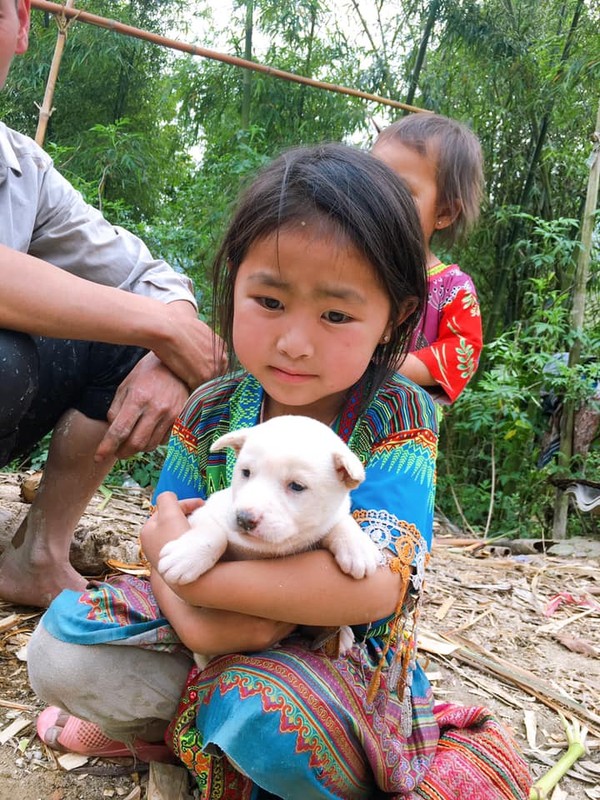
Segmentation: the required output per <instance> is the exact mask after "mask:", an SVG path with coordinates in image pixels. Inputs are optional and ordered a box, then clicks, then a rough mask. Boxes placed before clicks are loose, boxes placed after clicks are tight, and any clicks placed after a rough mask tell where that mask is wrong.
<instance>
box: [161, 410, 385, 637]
mask: <svg viewBox="0 0 600 800" xmlns="http://www.w3.org/2000/svg"><path fill="white" fill-rule="evenodd" d="M226 447H232V448H233V449H234V450H235V452H236V454H237V460H236V464H235V467H234V471H233V479H232V482H231V486H230V487H229V488H228V489H223V490H221V491H218V492H215V493H214V494H212V495H211V496H210V497H209V498H208V499H207V501H206V503H205V504H204V505H203V506H202V507H201V508H199V509H197V510H196V511H194V512H193V514H191V515H190V518H189V521H190V524H191V526H192V528H191V530H189V531H187V532H186V533H184V534H183V535H182V536H180V537H179V538H178V539H174V540H173V541H172V542H168V543H167V544H166V545H164V547H163V548H162V550H161V552H160V558H159V563H158V571H159V572H160V574H161V575H162V577H163V578H164V579H165V580H166V581H167V582H169V583H181V584H183V583H190V582H191V581H194V580H196V578H198V577H199V576H200V575H202V574H203V573H204V572H206V571H207V570H208V569H210V568H211V567H212V566H214V565H215V564H216V562H217V561H218V560H219V559H220V558H221V556H223V555H225V557H226V558H228V559H236V560H241V559H255V558H273V557H276V556H284V555H290V554H292V553H299V552H301V551H304V550H308V549H310V548H312V547H315V546H317V545H318V546H320V547H325V548H327V549H328V550H330V551H331V552H332V553H333V555H334V556H335V559H336V561H337V563H338V565H339V567H340V569H341V570H342V571H343V572H345V573H347V574H348V575H351V576H352V577H354V578H363V577H365V576H366V575H371V574H372V573H373V572H374V571H375V570H376V568H377V566H378V564H379V563H380V553H379V550H378V549H377V547H376V545H375V544H374V543H373V542H372V541H371V539H370V538H369V537H368V535H367V534H366V533H365V531H363V530H362V529H361V528H360V526H359V525H358V523H357V522H355V520H354V519H353V517H352V516H351V514H350V490H351V489H353V488H355V487H356V486H358V485H359V484H360V483H361V482H362V481H363V480H364V477H365V473H364V469H363V466H362V464H361V463H360V460H359V459H358V457H357V456H356V455H354V453H353V452H352V451H351V450H350V449H349V448H348V447H347V445H346V444H345V443H344V442H343V441H342V440H341V439H340V438H339V436H337V434H335V433H334V432H333V431H332V430H331V428H329V427H328V426H327V425H324V424H322V423H321V422H317V421H316V420H314V419H311V418H309V417H302V416H281V417H274V418H273V419H271V420H269V421H268V422H263V423H261V424H260V425H256V426H255V427H253V428H244V429H241V430H237V431H233V432H231V433H227V434H225V435H224V436H221V437H220V438H219V439H217V441H216V442H214V444H213V445H212V446H211V448H210V449H211V451H215V450H222V449H224V448H226ZM349 637H350V641H349V642H348V639H349ZM351 637H352V632H351V631H349V629H348V631H345V632H344V635H343V637H342V639H343V642H344V644H343V649H345V650H347V649H349V647H348V644H349V645H350V646H351V644H352V638H351Z"/></svg>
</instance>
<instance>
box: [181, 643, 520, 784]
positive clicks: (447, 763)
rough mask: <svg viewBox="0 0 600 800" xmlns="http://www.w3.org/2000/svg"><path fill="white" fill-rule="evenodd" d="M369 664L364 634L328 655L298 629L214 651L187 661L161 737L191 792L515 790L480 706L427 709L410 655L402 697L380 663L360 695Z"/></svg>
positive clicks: (502, 748)
mask: <svg viewBox="0 0 600 800" xmlns="http://www.w3.org/2000/svg"><path fill="white" fill-rule="evenodd" d="M373 668H374V665H373V662H372V659H370V658H369V656H368V653H367V649H366V647H364V646H362V647H354V649H353V651H352V653H351V654H350V656H347V657H346V658H342V659H337V660H336V659H330V658H328V657H327V656H324V655H323V654H321V653H319V652H313V651H311V650H310V649H309V648H308V646H307V643H306V642H304V641H302V640H300V639H292V640H291V641H286V642H285V644H284V646H282V647H280V648H276V649H272V650H269V651H265V652H264V653H260V654H255V655H230V656H222V657H219V658H216V659H214V660H213V661H211V662H210V664H209V665H208V667H207V668H206V669H205V670H204V671H202V672H200V671H199V670H198V669H196V668H194V669H192V671H191V672H190V675H189V678H188V682H187V685H186V688H185V691H184V694H183V697H182V701H181V704H180V707H179V709H178V713H177V717H176V719H175V720H174V721H173V723H172V724H171V726H170V728H169V731H168V733H167V741H168V742H169V744H170V745H171V746H172V747H173V749H174V751H175V753H176V754H177V755H178V757H179V758H180V759H181V760H182V761H183V763H184V764H185V765H186V766H187V767H188V769H189V770H190V771H191V772H192V773H193V775H194V776H195V778H196V782H197V785H198V788H199V790H200V797H201V798H202V800H260V798H269V797H276V798H284V799H285V800H313V799H314V800H316V799H317V798H342V799H343V800H359V799H360V800H366V799H367V798H383V797H392V798H398V799H399V798H410V799H411V800H450V798H453V799H455V800H459V798H460V800H468V799H470V800H526V798H527V797H528V793H529V788H530V786H531V779H530V777H529V773H528V770H527V768H526V765H525V763H524V761H523V759H522V757H521V755H520V754H519V753H518V751H517V749H516V746H515V744H514V743H513V742H512V740H511V737H510V735H509V734H508V733H507V731H505V730H504V729H503V728H502V727H501V726H500V725H499V724H498V723H497V722H496V721H495V720H494V719H493V718H492V717H491V716H490V715H489V714H487V712H485V711H484V710H483V709H463V708H460V707H454V706H440V707H439V708H438V709H435V710H434V708H433V700H432V696H431V690H430V688H429V683H428V681H427V679H426V678H425V676H424V674H423V672H422V671H421V669H420V667H418V666H417V668H416V671H415V673H414V676H413V681H412V687H411V693H410V701H409V702H408V703H407V701H406V700H405V701H404V703H403V702H401V701H400V700H399V699H398V698H397V696H396V695H395V693H394V692H390V691H388V687H387V686H386V679H387V678H386V675H385V673H384V676H383V679H382V683H381V686H380V688H379V691H378V692H377V693H376V695H375V697H374V700H373V702H372V703H371V704H370V703H368V702H367V697H366V695H367V688H368V685H369V682H370V677H371V675H372V671H373ZM407 713H408V714H410V715H411V717H412V725H411V726H410V728H411V731H410V733H409V734H408V735H406V719H404V720H403V715H404V716H405V715H406V714H407ZM403 731H404V732H403ZM440 731H441V735H440Z"/></svg>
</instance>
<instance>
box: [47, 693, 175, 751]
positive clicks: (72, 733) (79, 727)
mask: <svg viewBox="0 0 600 800" xmlns="http://www.w3.org/2000/svg"><path fill="white" fill-rule="evenodd" d="M62 713H64V712H63V711H62V709H60V708H57V707H56V706H49V707H48V708H46V709H45V710H44V711H42V713H41V714H40V715H39V717H38V718H37V726H36V727H37V734H38V736H39V737H40V739H41V740H42V742H44V744H46V745H47V746H48V747H51V748H52V749H54V750H60V751H64V752H66V753H78V754H79V755H82V756H97V757H102V758H137V759H139V760H140V761H174V760H175V757H174V755H173V753H172V752H171V751H170V750H169V748H168V747H167V746H166V745H165V744H160V743H158V742H157V743H152V742H144V741H142V740H141V739H135V740H134V741H133V743H132V744H131V745H130V746H127V745H126V744H124V743H123V742H117V741H116V740H115V739H109V738H108V736H105V735H104V734H103V733H102V731H101V730H100V728H99V727H98V726H97V725H94V723H93V722H85V721H84V720H82V719H78V718H77V717H73V716H69V717H68V719H67V721H66V723H65V725H64V727H63V729H62V733H61V734H60V736H59V737H58V739H57V740H56V744H55V745H50V744H48V743H47V742H46V735H47V733H48V730H49V728H53V727H55V726H56V723H57V720H58V717H59V715H60V714H62Z"/></svg>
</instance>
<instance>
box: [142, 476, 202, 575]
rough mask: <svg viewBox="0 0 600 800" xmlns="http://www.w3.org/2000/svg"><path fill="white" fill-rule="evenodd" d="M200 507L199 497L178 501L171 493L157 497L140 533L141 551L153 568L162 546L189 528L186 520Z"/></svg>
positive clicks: (163, 493)
mask: <svg viewBox="0 0 600 800" xmlns="http://www.w3.org/2000/svg"><path fill="white" fill-rule="evenodd" d="M202 505H204V500H202V499H200V498H199V497H198V498H191V499H188V500H178V499H177V496H176V495H175V494H174V493H173V492H162V494H159V495H158V498H157V500H156V509H155V511H154V513H153V514H152V516H151V517H150V518H149V519H148V520H147V521H146V523H145V524H144V527H143V528H142V530H141V532H140V541H141V543H142V550H143V551H144V555H145V556H146V558H147V559H148V561H149V562H150V563H151V564H152V566H153V567H156V564H157V562H158V554H159V553H160V551H161V550H162V548H163V546H164V545H165V544H166V543H167V542H170V541H171V540H172V539H177V538H178V537H179V536H181V534H182V533H185V532H186V531H188V530H189V529H190V528H191V525H190V523H189V522H188V519H187V518H188V516H189V515H190V514H191V513H192V511H195V510H196V509H197V508H200V506H202Z"/></svg>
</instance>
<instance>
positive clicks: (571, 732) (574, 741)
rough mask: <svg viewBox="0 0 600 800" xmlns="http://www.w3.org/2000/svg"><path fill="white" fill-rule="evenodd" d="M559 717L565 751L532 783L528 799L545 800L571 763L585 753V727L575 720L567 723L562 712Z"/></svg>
mask: <svg viewBox="0 0 600 800" xmlns="http://www.w3.org/2000/svg"><path fill="white" fill-rule="evenodd" d="M560 718H561V721H562V724H563V727H564V729H565V733H566V734H567V745H568V747H567V752H566V753H564V754H563V755H562V756H561V757H560V758H559V759H558V761H557V762H556V764H555V765H554V766H553V767H552V768H551V769H550V770H548V772H547V773H546V774H545V775H543V776H542V777H541V778H540V779H539V780H538V781H536V782H535V783H534V785H533V786H532V788H531V792H530V793H529V800H546V798H547V797H548V796H549V795H550V792H551V791H552V789H554V787H555V786H557V785H558V784H559V782H560V780H561V778H563V777H564V776H565V775H566V774H567V772H568V771H569V770H570V769H571V767H572V766H573V764H574V763H575V762H576V761H577V760H578V759H580V758H581V757H582V756H584V755H585V739H586V736H587V733H588V731H587V728H583V729H582V728H581V726H580V725H579V723H578V722H577V720H575V721H574V722H573V725H572V726H571V725H569V723H568V722H567V720H566V719H565V717H564V715H563V714H560Z"/></svg>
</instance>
